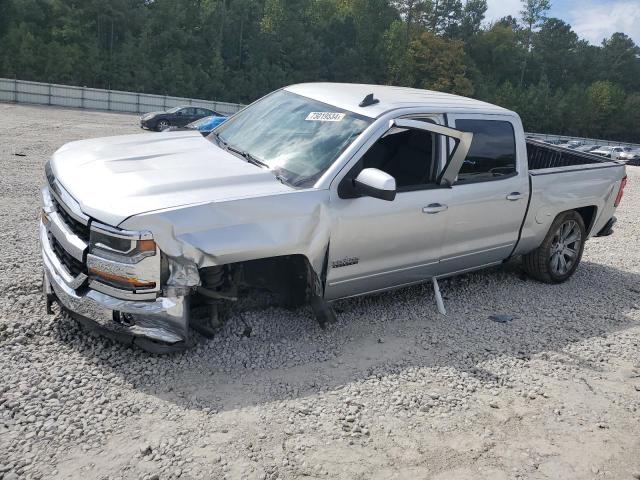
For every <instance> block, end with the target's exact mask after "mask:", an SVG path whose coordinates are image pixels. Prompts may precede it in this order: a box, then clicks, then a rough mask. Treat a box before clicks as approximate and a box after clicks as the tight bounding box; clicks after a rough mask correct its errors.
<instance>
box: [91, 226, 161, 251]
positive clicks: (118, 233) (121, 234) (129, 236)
mask: <svg viewBox="0 0 640 480" xmlns="http://www.w3.org/2000/svg"><path fill="white" fill-rule="evenodd" d="M91 230H96V231H97V232H100V233H104V234H106V235H112V236H114V237H118V238H122V239H124V240H153V234H152V233H151V232H146V231H142V232H133V231H131V230H121V229H119V228H114V227H111V226H109V225H105V224H103V223H98V222H91ZM115 251H117V250H114V252H115ZM122 253H126V252H122Z"/></svg>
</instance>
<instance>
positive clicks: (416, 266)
mask: <svg viewBox="0 0 640 480" xmlns="http://www.w3.org/2000/svg"><path fill="white" fill-rule="evenodd" d="M437 263H439V262H438V260H436V261H435V262H429V263H422V264H420V265H412V266H410V267H404V268H396V269H394V270H385V271H384V272H378V273H372V274H370V275H363V276H361V277H354V278H348V279H345V280H338V281H337V282H332V283H329V286H331V287H333V286H334V285H342V284H343V283H349V282H355V281H356V280H365V279H367V278H374V277H380V276H382V275H388V274H390V273H398V272H405V271H407V270H413V269H416V268H421V267H428V266H429V265H435V264H437ZM373 291H377V290H373Z"/></svg>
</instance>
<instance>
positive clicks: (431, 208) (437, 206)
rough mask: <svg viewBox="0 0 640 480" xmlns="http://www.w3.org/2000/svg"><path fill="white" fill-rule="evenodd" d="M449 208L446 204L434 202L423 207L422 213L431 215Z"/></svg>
mask: <svg viewBox="0 0 640 480" xmlns="http://www.w3.org/2000/svg"><path fill="white" fill-rule="evenodd" d="M447 208H449V207H447V206H446V205H443V204H441V203H432V204H430V205H427V206H426V207H423V208H422V213H428V214H429V215H433V214H434V213H440V212H444V211H445V210H446V209H447Z"/></svg>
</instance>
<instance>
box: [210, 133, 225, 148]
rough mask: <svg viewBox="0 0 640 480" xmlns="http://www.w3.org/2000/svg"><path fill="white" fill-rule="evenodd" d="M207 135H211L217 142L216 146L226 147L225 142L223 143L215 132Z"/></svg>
mask: <svg viewBox="0 0 640 480" xmlns="http://www.w3.org/2000/svg"><path fill="white" fill-rule="evenodd" d="M209 135H211V136H212V137H213V138H215V139H216V142H218V146H219V147H225V148H226V147H227V142H225V141H224V140H222V138H220V135H219V134H218V133H216V132H211V133H210V134H209Z"/></svg>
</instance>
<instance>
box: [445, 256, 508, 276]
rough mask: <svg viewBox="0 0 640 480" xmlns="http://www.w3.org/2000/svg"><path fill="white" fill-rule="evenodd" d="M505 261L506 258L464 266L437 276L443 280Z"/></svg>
mask: <svg viewBox="0 0 640 480" xmlns="http://www.w3.org/2000/svg"><path fill="white" fill-rule="evenodd" d="M503 261H504V260H497V261H495V262H489V263H485V264H483V265H479V266H477V267H469V268H463V269H462V270H456V271H455V272H449V273H443V274H442V275H436V277H435V278H437V279H438V280H441V279H443V278H449V277H454V276H456V275H460V274H463V273H467V272H473V271H476V270H482V269H484V268H489V267H495V266H497V265H501V264H502V263H503Z"/></svg>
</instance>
